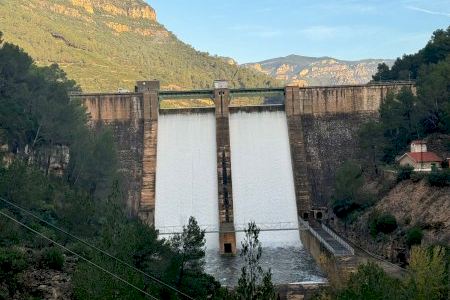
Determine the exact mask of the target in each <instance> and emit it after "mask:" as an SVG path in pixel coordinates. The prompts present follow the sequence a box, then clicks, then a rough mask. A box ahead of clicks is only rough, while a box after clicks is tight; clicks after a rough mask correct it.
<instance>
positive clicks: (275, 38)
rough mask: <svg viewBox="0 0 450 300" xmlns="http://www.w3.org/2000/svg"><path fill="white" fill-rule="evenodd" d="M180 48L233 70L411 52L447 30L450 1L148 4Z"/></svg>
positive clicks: (175, 0)
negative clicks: (226, 60) (223, 61)
mask: <svg viewBox="0 0 450 300" xmlns="http://www.w3.org/2000/svg"><path fill="white" fill-rule="evenodd" d="M146 1H147V3H148V4H150V5H151V6H152V7H153V8H154V9H155V10H156V13H157V16H158V21H159V22H160V23H161V24H163V25H164V26H166V28H167V29H168V30H170V31H172V32H173V33H174V34H175V35H176V36H177V37H178V38H180V39H181V40H182V41H184V42H186V43H188V44H190V45H192V46H193V47H194V48H195V49H197V50H200V51H204V52H209V53H210V54H213V55H215V54H216V55H220V56H227V57H232V58H234V59H235V60H237V61H238V62H239V63H246V62H256V61H261V60H265V59H270V58H274V57H281V56H287V55H290V54H298V55H305V56H331V57H334V58H338V59H345V60H357V59H365V58H396V57H398V56H401V55H403V54H405V53H407V54H410V53H415V52H417V50H419V49H421V48H422V47H423V46H425V44H426V43H427V41H428V40H429V39H430V37H431V35H432V33H433V31H434V30H436V29H439V28H442V29H444V28H447V27H448V26H449V25H450V0H339V1H338V0H335V1H331V0H309V1H304V0H223V1H218V0H146Z"/></svg>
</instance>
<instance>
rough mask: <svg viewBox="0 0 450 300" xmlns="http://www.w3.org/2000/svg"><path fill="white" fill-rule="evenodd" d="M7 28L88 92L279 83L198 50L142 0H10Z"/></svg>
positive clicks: (4, 8) (0, 24)
mask: <svg viewBox="0 0 450 300" xmlns="http://www.w3.org/2000/svg"><path fill="white" fill-rule="evenodd" d="M0 11H1V12H2V13H1V15H0V31H2V32H3V33H4V39H5V41H7V42H11V43H14V44H16V45H18V46H20V47H21V48H23V49H24V50H25V51H26V52H28V53H29V54H30V55H31V56H32V57H33V59H34V60H35V61H36V63H37V64H38V65H50V64H53V63H57V64H58V65H59V66H60V67H61V68H62V69H63V70H64V71H65V72H66V73H67V74H68V76H69V78H71V79H74V80H76V81H77V82H78V83H79V84H80V86H81V87H82V89H83V90H84V91H88V92H99V91H102V92H106V91H116V90H117V89H118V88H125V89H129V90H132V89H133V88H134V84H135V81H136V80H148V79H158V80H160V81H161V85H162V87H163V88H165V89H192V88H210V87H212V84H213V81H214V79H217V78H225V79H229V80H230V85H231V87H245V86H257V87H267V86H275V85H279V83H278V82H277V81H276V80H274V79H273V78H271V77H269V76H267V75H265V74H261V73H258V72H256V71H254V70H248V69H247V68H243V67H239V66H237V65H233V64H230V63H229V62H227V61H226V60H223V59H221V58H219V57H213V56H211V55H209V54H208V53H205V52H200V51H197V50H195V49H194V48H193V47H192V46H190V45H188V44H186V43H183V42H182V41H180V40H179V39H178V38H177V37H176V36H175V35H174V34H173V33H172V32H170V31H169V30H167V29H166V28H165V27H164V26H163V25H161V24H160V23H158V22H157V13H156V12H155V10H154V9H153V8H152V7H151V6H150V5H148V4H147V3H146V2H144V1H142V0H126V1H119V0H3V1H0Z"/></svg>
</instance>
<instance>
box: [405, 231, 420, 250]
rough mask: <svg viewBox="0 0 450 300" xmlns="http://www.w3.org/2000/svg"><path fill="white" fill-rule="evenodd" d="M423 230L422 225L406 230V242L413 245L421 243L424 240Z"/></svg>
mask: <svg viewBox="0 0 450 300" xmlns="http://www.w3.org/2000/svg"><path fill="white" fill-rule="evenodd" d="M422 237H423V232H422V229H420V227H417V226H415V227H412V228H410V229H408V231H407V232H406V244H407V245H408V246H409V247H411V246H413V245H420V243H421V242H422Z"/></svg>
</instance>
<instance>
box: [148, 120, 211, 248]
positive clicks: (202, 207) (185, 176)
mask: <svg viewBox="0 0 450 300" xmlns="http://www.w3.org/2000/svg"><path fill="white" fill-rule="evenodd" d="M157 153H158V155H157V166H156V200H155V201H156V206H155V227H156V228H157V229H161V228H166V229H167V228H170V227H173V228H175V231H178V229H177V228H181V226H183V225H186V224H187V222H188V219H189V217H190V216H193V217H195V218H196V219H197V221H198V223H199V225H202V226H204V225H208V226H215V227H217V226H218V222H219V221H218V220H219V215H218V214H219V213H218V202H217V197H218V196H217V167H216V160H217V158H216V125H215V116H214V114H213V113H192V114H161V115H160V116H159V121H158V146H157ZM206 242H207V244H206V246H207V248H208V249H218V244H219V242H218V234H215V233H208V234H207V236H206Z"/></svg>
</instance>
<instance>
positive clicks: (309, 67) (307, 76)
mask: <svg viewBox="0 0 450 300" xmlns="http://www.w3.org/2000/svg"><path fill="white" fill-rule="evenodd" d="M382 62H385V63H386V64H388V65H392V63H393V60H382V59H367V60H360V61H344V60H338V59H334V58H331V57H307V56H298V55H290V56H286V57H280V58H274V59H270V60H266V61H262V62H257V63H249V64H245V65H244V66H246V67H248V68H251V69H254V70H256V71H259V72H261V73H264V74H267V75H270V76H272V77H274V78H276V79H278V80H280V81H283V82H286V83H289V84H294V85H299V86H316V85H342V84H364V83H367V82H369V81H370V80H371V79H372V75H374V74H375V73H376V71H377V66H378V64H379V63H382Z"/></svg>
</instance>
